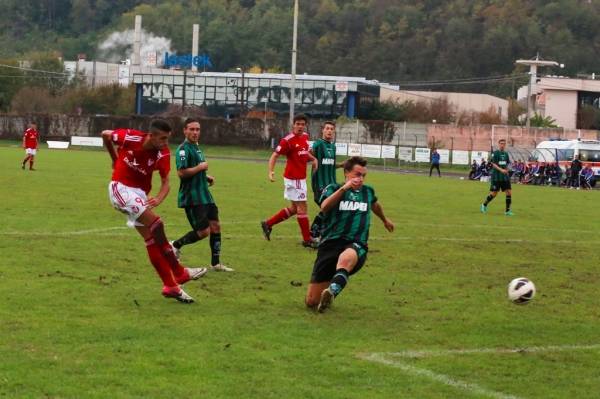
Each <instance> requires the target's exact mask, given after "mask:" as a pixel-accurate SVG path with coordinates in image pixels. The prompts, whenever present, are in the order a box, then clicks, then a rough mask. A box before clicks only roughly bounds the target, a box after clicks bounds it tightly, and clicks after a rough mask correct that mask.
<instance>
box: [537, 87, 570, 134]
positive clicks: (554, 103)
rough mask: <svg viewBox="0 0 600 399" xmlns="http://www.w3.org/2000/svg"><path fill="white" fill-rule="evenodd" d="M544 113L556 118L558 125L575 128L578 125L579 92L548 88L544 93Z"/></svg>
mask: <svg viewBox="0 0 600 399" xmlns="http://www.w3.org/2000/svg"><path fill="white" fill-rule="evenodd" d="M541 97H543V101H544V104H545V108H544V115H546V116H550V117H551V118H553V119H554V120H556V124H557V125H558V126H564V127H565V128H568V129H574V128H575V127H576V126H577V92H576V91H564V90H551V89H546V90H544V93H543V94H542V96H541Z"/></svg>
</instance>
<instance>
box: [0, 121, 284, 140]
mask: <svg viewBox="0 0 600 399" xmlns="http://www.w3.org/2000/svg"><path fill="white" fill-rule="evenodd" d="M166 119H167V120H168V121H169V122H170V123H171V126H172V127H173V132H174V134H173V140H174V141H179V140H183V134H182V129H183V123H182V122H183V120H182V119H181V118H166ZM151 120H152V118H151V117H117V116H71V115H3V114H0V139H13V140H21V139H22V137H23V132H24V130H25V128H26V126H27V124H28V123H29V122H30V121H33V122H36V123H37V125H38V130H39V132H40V139H41V141H46V140H47V139H49V138H50V139H59V140H60V139H64V140H68V139H69V137H70V136H96V137H97V136H99V135H100V132H102V130H105V129H115V128H118V127H127V128H132V129H139V130H147V129H148V127H149V126H150V122H151ZM285 124H286V121H280V120H270V121H269V124H268V126H267V129H265V126H264V124H263V121H262V120H260V119H234V120H230V121H227V120H225V119H217V118H204V119H202V142H203V143H206V144H223V145H241V146H248V147H264V146H267V145H269V143H270V141H271V137H273V138H275V139H278V138H279V137H280V135H281V133H280V132H282V131H283V127H284V126H285Z"/></svg>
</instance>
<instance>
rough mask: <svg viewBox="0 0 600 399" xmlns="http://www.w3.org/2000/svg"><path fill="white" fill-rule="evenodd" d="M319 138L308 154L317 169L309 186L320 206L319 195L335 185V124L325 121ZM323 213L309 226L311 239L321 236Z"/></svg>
mask: <svg viewBox="0 0 600 399" xmlns="http://www.w3.org/2000/svg"><path fill="white" fill-rule="evenodd" d="M321 136H322V137H321V138H320V139H318V140H317V141H315V142H314V143H313V145H312V147H311V149H310V153H311V154H312V155H313V156H314V157H315V158H316V159H317V169H316V170H313V173H312V176H311V186H312V190H313V198H314V200H315V203H316V204H317V205H319V206H321V194H322V193H323V190H324V189H325V187H327V186H329V185H330V184H335V183H336V179H335V168H336V167H337V165H336V164H335V143H334V140H335V123H334V122H331V121H327V122H325V123H324V124H323V127H322V128H321ZM323 218H324V215H323V212H319V213H318V214H317V216H315V219H314V220H313V222H312V225H311V226H310V235H311V236H312V238H318V237H320V236H321V225H322V223H323Z"/></svg>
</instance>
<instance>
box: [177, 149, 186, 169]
mask: <svg viewBox="0 0 600 399" xmlns="http://www.w3.org/2000/svg"><path fill="white" fill-rule="evenodd" d="M189 159H190V156H189V154H188V152H187V149H186V148H185V147H184V146H181V147H179V148H178V149H177V155H176V157H175V166H176V167H177V170H180V169H187V168H188V163H189Z"/></svg>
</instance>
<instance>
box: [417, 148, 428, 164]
mask: <svg viewBox="0 0 600 399" xmlns="http://www.w3.org/2000/svg"><path fill="white" fill-rule="evenodd" d="M415 161H416V162H429V148H415Z"/></svg>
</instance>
